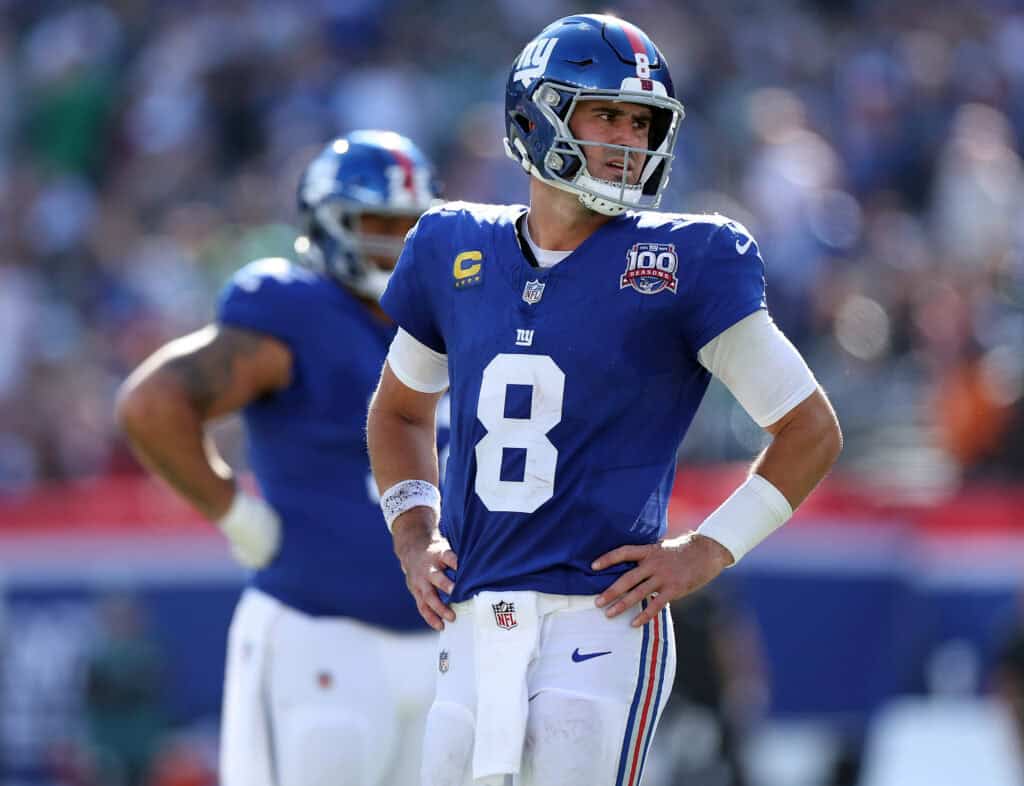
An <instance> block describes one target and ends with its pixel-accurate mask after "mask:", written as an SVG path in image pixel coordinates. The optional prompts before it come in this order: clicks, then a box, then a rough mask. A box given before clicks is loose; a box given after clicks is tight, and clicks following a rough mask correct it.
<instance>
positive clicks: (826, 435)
mask: <svg viewBox="0 0 1024 786" xmlns="http://www.w3.org/2000/svg"><path fill="white" fill-rule="evenodd" d="M818 432H819V436H818V444H819V445H820V450H821V452H822V455H823V460H824V463H825V464H826V465H827V466H828V467H832V465H833V464H835V463H836V461H837V460H838V459H839V454H840V453H842V452H843V430H842V428H840V426H839V419H838V418H836V413H835V412H834V411H833V410H832V408H831V407H829V408H828V409H827V411H826V412H825V413H823V417H822V418H821V422H820V424H819V426H818Z"/></svg>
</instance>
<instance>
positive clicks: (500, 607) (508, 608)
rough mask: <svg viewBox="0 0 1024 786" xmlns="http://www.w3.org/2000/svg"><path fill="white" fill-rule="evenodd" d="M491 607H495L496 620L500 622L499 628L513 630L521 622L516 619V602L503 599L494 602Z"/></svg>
mask: <svg viewBox="0 0 1024 786" xmlns="http://www.w3.org/2000/svg"><path fill="white" fill-rule="evenodd" d="M491 608H492V609H494V621H495V622H496V623H498V627H499V628H504V629H505V630H512V628H514V627H515V626H516V625H518V624H519V623H518V622H517V621H516V604H514V603H508V602H507V601H504V600H502V601H498V602H497V603H492V604H491Z"/></svg>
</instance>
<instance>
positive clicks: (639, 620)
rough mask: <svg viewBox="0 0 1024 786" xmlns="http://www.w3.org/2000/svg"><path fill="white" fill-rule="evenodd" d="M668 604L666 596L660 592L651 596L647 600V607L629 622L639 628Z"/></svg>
mask: <svg viewBox="0 0 1024 786" xmlns="http://www.w3.org/2000/svg"><path fill="white" fill-rule="evenodd" d="M667 605H668V596H666V595H664V594H662V595H657V596H655V597H652V598H650V599H649V600H648V602H647V608H646V609H644V610H643V611H641V612H640V613H639V614H637V615H636V616H635V617H634V618H633V619H632V621H631V622H630V623H629V624H630V625H632V626H633V627H634V628H640V627H643V626H644V625H646V624H647V623H648V622H650V621H651V620H652V619H654V618H655V617H657V616H658V612H660V611H661V610H662V609H663V608H665V607H666V606H667Z"/></svg>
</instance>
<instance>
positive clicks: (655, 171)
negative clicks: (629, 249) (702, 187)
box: [506, 82, 684, 216]
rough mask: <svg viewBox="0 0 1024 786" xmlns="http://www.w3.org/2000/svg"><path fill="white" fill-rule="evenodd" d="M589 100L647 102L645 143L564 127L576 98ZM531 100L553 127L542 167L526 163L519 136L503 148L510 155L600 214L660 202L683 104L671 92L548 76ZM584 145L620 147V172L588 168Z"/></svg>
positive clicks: (570, 116)
mask: <svg viewBox="0 0 1024 786" xmlns="http://www.w3.org/2000/svg"><path fill="white" fill-rule="evenodd" d="M594 100H603V101H612V102H622V103H634V104H640V105H643V106H648V107H650V108H651V114H652V119H651V127H650V134H649V140H650V141H649V142H648V147H646V148H640V147H633V146H629V145H616V144H611V143H607V142H592V141H590V140H586V139H577V138H576V137H575V135H574V134H573V132H572V131H571V130H570V128H569V123H570V121H571V119H572V116H573V113H574V112H575V111H576V110H577V108H578V107H579V105H580V103H581V102H584V101H594ZM530 104H531V107H530V108H531V109H533V110H534V111H536V112H539V113H540V114H541V115H542V116H543V118H544V119H545V120H546V121H547V123H549V124H550V126H551V127H552V128H553V129H554V131H555V134H554V138H553V141H552V142H551V144H550V146H549V147H548V150H547V152H546V153H545V154H544V158H543V160H542V167H538V166H537V165H535V164H533V163H531V164H530V166H529V167H527V166H526V162H528V161H529V160H530V157H529V156H528V155H526V154H525V145H524V144H523V141H522V140H519V139H516V138H513V139H512V140H511V142H509V140H506V151H507V152H508V153H509V155H511V156H512V158H513V159H515V160H519V161H522V162H523V165H524V168H525V169H527V171H529V172H530V174H532V175H534V176H535V177H537V178H538V179H540V180H542V181H544V182H546V183H549V184H550V185H552V186H554V187H556V188H559V189H561V190H563V191H568V192H570V193H573V194H576V195H577V196H578V197H579V200H580V202H581V203H582V204H583V205H584V207H587V208H588V209H590V210H593V211H595V212H598V213H602V214H604V215H609V216H615V215H619V214H621V213H623V212H624V211H625V210H628V209H653V208H656V207H657V206H658V205H659V203H660V202H661V194H662V192H663V191H664V189H665V187H666V186H667V185H668V177H669V172H670V170H671V167H672V157H673V152H672V151H673V149H674V147H675V141H676V134H677V133H678V131H679V123H680V121H681V120H682V119H683V115H684V112H683V107H682V104H680V103H679V102H678V101H676V100H675V99H674V98H670V97H668V96H664V95H657V94H652V93H651V92H648V91H642V90H639V89H638V90H626V89H620V90H599V89H594V88H580V87H570V86H567V85H560V84H553V83H550V82H548V83H541V84H539V85H538V86H537V87H536V89H535V90H534V91H533V94H532V96H531V97H530ZM527 122H529V120H528V119H527ZM520 127H521V126H520ZM513 136H515V135H513ZM509 145H515V146H516V148H517V149H518V151H519V155H516V154H515V153H513V152H512V151H511V150H508V146H509ZM584 147H603V148H607V149H612V150H616V151H620V152H622V155H623V160H624V163H625V164H626V166H624V167H623V171H622V176H621V178H619V179H618V180H617V181H613V180H607V179H604V178H599V177H596V176H594V175H593V174H591V173H590V172H589V170H588V169H587V158H586V153H585V151H584V150H583V148H584ZM637 161H639V162H642V163H640V166H641V170H640V176H639V178H637V181H636V183H631V182H630V179H631V178H630V174H631V173H635V171H636V170H635V167H636V166H637V164H636V163H635V162H637ZM631 162H632V163H631Z"/></svg>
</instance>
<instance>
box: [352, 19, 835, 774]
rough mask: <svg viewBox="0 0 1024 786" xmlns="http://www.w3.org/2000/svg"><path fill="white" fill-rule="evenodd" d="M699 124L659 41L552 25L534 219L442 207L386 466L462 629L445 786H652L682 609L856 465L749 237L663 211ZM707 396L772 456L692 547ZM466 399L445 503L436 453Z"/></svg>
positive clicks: (524, 57)
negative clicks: (448, 404) (686, 109)
mask: <svg viewBox="0 0 1024 786" xmlns="http://www.w3.org/2000/svg"><path fill="white" fill-rule="evenodd" d="M682 116H683V108H682V105H681V104H680V103H679V102H678V101H677V100H676V99H675V97H674V92H673V87H672V81H671V78H670V77H669V74H668V68H667V65H666V63H665V61H664V59H663V56H662V54H661V52H660V51H659V50H658V49H657V47H656V46H655V45H654V43H653V42H652V41H651V39H650V38H649V37H648V36H647V35H646V34H645V33H643V31H641V30H639V29H638V28H636V27H635V26H633V25H631V24H629V23H628V22H625V21H623V20H620V19H617V18H614V17H611V16H601V15H587V16H572V17H566V18H564V19H561V20H558V21H557V22H555V23H553V24H551V25H549V26H548V27H547V28H546V29H545V30H544V31H543V32H542V33H541V34H540V35H539V36H538V37H537V38H536V39H534V40H533V41H531V42H530V43H529V44H528V45H527V46H526V48H525V49H524V50H523V52H522V53H521V55H520V56H519V57H518V58H517V60H516V62H515V63H514V65H513V68H512V72H511V73H510V75H509V79H508V83H507V92H506V134H507V136H506V140H505V141H506V147H507V151H508V153H509V155H511V156H512V157H513V158H514V159H515V160H516V161H518V162H519V163H520V164H521V165H522V166H523V168H524V169H525V170H526V171H527V172H529V173H530V175H532V179H531V181H530V206H529V208H527V207H524V206H521V205H512V206H503V205H472V204H467V203H452V204H447V205H444V206H442V207H439V208H437V209H435V210H431V211H429V212H428V213H427V214H425V215H424V216H423V217H422V218H421V219H420V221H419V223H418V225H417V227H416V229H415V230H414V231H413V232H412V233H410V236H409V238H408V240H407V241H406V245H405V249H404V251H403V253H402V257H401V259H400V260H399V263H398V266H397V268H396V270H395V274H394V276H392V278H391V281H390V283H389V285H388V289H387V292H386V293H385V295H384V297H383V299H382V301H381V302H382V305H383V307H384V309H385V311H387V312H388V313H389V314H390V315H391V316H392V317H393V318H394V319H395V321H396V322H397V323H398V325H399V327H400V330H399V331H398V334H397V336H396V338H395V341H394V342H393V344H392V346H391V348H390V350H389V354H388V359H387V364H386V366H385V368H384V371H383V375H382V378H381V383H380V387H379V388H378V390H377V393H376V395H375V398H374V401H373V403H372V404H371V408H370V417H369V445H370V455H371V459H372V462H373V468H374V474H375V476H376V480H377V483H378V486H379V488H380V490H381V492H382V496H381V505H382V508H383V510H384V513H385V518H386V520H387V522H388V525H389V527H391V528H392V529H393V537H394V542H395V549H396V552H397V554H398V555H399V558H400V560H401V562H402V565H403V567H404V569H405V572H406V580H407V583H408V585H409V587H410V589H411V591H412V592H413V593H414V594H415V596H416V599H417V603H418V606H419V609H420V612H421V613H422V614H423V616H424V618H425V619H426V620H427V621H428V622H429V623H430V624H431V625H433V626H434V627H435V628H436V629H438V630H442V629H443V633H442V634H441V638H440V641H439V645H438V646H439V647H440V650H441V661H442V662H443V663H444V664H445V665H444V668H442V670H441V672H442V673H441V674H440V676H439V679H438V686H437V697H436V699H435V701H434V704H433V706H432V708H431V712H430V717H429V719H428V722H427V733H426V738H425V742H424V754H423V755H424V780H423V783H424V784H427V785H428V786H439V785H440V784H468V783H470V782H471V781H472V782H475V783H478V784H483V783H487V784H502V783H507V782H508V781H507V778H508V777H509V775H510V774H518V777H519V780H518V783H519V784H522V785H523V786H526V785H528V786H539V785H541V784H544V785H545V786H547V785H550V786H574V785H576V784H579V785H580V786H583V785H584V784H585V785H586V786H610V785H611V784H615V785H616V786H624V785H625V784H628V785H629V786H635V785H636V784H637V783H639V782H640V779H641V778H642V774H643V767H644V761H645V757H646V755H647V750H648V747H649V745H650V740H651V738H652V736H653V733H654V728H655V726H656V724H657V720H658V717H659V715H660V713H661V710H662V708H663V707H664V703H665V701H666V700H667V698H668V696H669V692H670V689H671V682H672V675H673V672H674V661H675V648H674V645H673V641H672V629H671V625H670V622H669V619H668V609H667V604H668V602H669V601H670V600H673V599H675V598H678V597H682V596H684V595H686V594H688V593H689V592H691V591H693V590H694V589H696V588H697V587H700V586H702V585H704V584H706V583H707V582H709V581H711V580H712V579H714V578H715V576H717V575H718V573H719V572H720V571H721V570H722V569H723V568H725V567H726V566H727V565H730V564H732V563H734V562H735V561H736V560H738V559H740V558H741V557H742V556H743V555H744V554H745V553H746V552H747V551H748V550H749V549H750V548H752V547H753V546H754V545H756V544H757V543H758V542H759V541H760V540H761V539H762V538H764V537H766V536H767V535H768V534H769V533H770V532H771V531H773V530H774V529H776V528H777V527H779V526H780V525H782V523H783V522H785V521H786V519H787V518H788V517H789V516H790V515H791V513H792V508H795V507H796V506H797V505H798V504H799V503H800V502H801V501H802V500H803V499H804V498H805V497H806V496H807V494H808V493H810V491H811V490H812V489H813V487H814V486H815V484H816V483H817V482H818V481H819V480H820V479H821V478H822V477H823V476H824V474H825V473H826V472H827V471H828V469H829V467H830V466H831V465H832V463H833V462H834V461H835V458H836V456H837V454H838V452H839V449H840V443H841V436H840V432H839V427H838V424H837V422H836V419H835V415H834V414H833V412H832V409H831V407H830V405H829V403H828V401H827V400H826V398H825V396H824V394H823V392H822V391H821V389H820V388H819V386H818V384H817V382H816V381H815V379H814V377H813V376H812V374H811V372H810V371H809V370H808V368H807V366H806V364H805V363H804V361H803V359H802V358H801V357H800V355H799V354H798V353H797V351H796V350H795V349H794V348H793V346H792V345H791V344H790V343H789V342H788V341H787V340H786V339H785V337H784V336H783V335H782V334H781V332H780V331H779V330H778V329H777V328H776V326H775V325H774V323H773V322H772V320H771V318H770V317H769V316H768V313H767V310H766V301H765V282H764V265H763V262H762V259H761V256H760V253H759V251H758V248H757V245H756V243H755V242H754V240H753V238H752V237H751V236H750V234H749V233H748V232H747V230H746V229H745V228H744V227H742V226H740V225H739V224H737V223H735V222H733V221H730V220H729V219H727V218H725V217H723V216H718V215H713V216H709V215H678V214H661V213H656V212H651V211H650V210H648V209H647V208H654V207H656V206H657V205H658V203H659V200H660V196H661V193H662V190H663V189H664V187H665V185H666V183H667V180H668V175H669V168H670V165H671V161H672V156H673V146H674V142H675V137H676V132H677V130H678V127H679V122H680V121H681V119H682ZM711 374H714V375H716V376H718V377H719V378H720V379H721V380H722V381H723V382H724V383H725V385H726V386H727V387H728V388H729V389H730V390H731V391H732V393H733V394H734V395H735V396H736V398H737V399H738V400H739V402H740V403H741V404H742V405H743V406H744V407H745V408H746V410H747V411H748V412H749V413H750V414H751V415H752V416H753V418H754V420H756V421H757V422H758V423H759V424H760V425H761V426H763V427H764V428H765V429H767V431H768V432H769V433H770V434H771V435H773V436H774V440H773V442H772V443H771V445H770V446H769V447H768V448H767V449H766V450H765V451H764V452H763V453H762V454H761V456H760V457H759V458H758V459H757V460H756V462H755V463H754V465H753V467H752V468H751V473H750V475H749V477H748V478H747V480H746V481H745V482H744V483H743V484H742V485H741V486H740V487H739V488H738V489H737V491H736V492H735V493H734V494H733V495H732V496H731V497H730V498H729V499H728V500H726V501H725V502H724V503H723V504H722V506H721V507H720V508H719V509H718V510H716V511H715V512H714V513H713V514H712V515H711V516H710V517H709V518H708V519H707V520H706V521H705V522H704V523H703V524H702V525H701V526H700V528H699V529H698V530H697V531H696V532H690V533H687V534H685V535H683V536H681V537H678V538H674V539H671V540H666V539H665V532H666V512H667V506H668V498H669V493H670V490H671V486H672V479H673V474H674V470H675V462H676V451H677V449H678V446H679V443H680V441H681V440H682V438H683V436H684V434H685V433H686V430H687V428H688V426H689V424H690V421H691V419H692V418H693V416H694V413H695V412H696V410H697V406H698V404H699V403H700V400H701V398H702V396H703V394H704V391H705V390H706V388H707V385H708V383H709V380H710V377H711ZM449 386H450V388H451V395H452V408H451V417H452V420H451V428H452V436H451V452H450V455H449V459H448V464H447V474H446V479H445V494H444V505H443V508H441V507H440V505H439V500H440V494H439V492H438V490H437V488H436V487H435V486H436V483H437V481H438V467H437V461H436V459H435V457H434V453H433V436H432V435H433V430H434V410H435V407H436V404H437V401H438V397H439V396H440V394H441V391H443V390H445V389H446V388H447V387H449ZM438 591H440V592H441V593H443V594H444V595H446V596H447V600H448V601H450V603H451V605H450V606H449V605H448V604H447V603H446V602H445V599H443V598H442V597H440V596H439V595H438ZM630 609H632V610H634V611H633V612H631V613H629V614H624V613H623V612H626V611H627V610H630Z"/></svg>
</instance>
